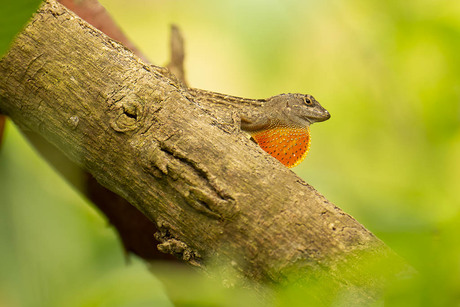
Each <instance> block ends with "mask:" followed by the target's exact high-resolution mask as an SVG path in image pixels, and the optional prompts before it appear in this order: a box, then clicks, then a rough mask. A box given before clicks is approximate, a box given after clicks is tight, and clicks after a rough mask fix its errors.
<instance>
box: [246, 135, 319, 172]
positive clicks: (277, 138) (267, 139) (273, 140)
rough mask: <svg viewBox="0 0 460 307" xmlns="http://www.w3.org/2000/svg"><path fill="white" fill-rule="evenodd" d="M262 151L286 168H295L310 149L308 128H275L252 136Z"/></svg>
mask: <svg viewBox="0 0 460 307" xmlns="http://www.w3.org/2000/svg"><path fill="white" fill-rule="evenodd" d="M252 137H253V138H254V140H255V141H256V142H257V144H259V146H260V147H262V149H263V150H265V151H266V152H268V153H269V154H270V155H272V156H273V157H275V158H276V159H278V160H279V161H280V162H281V163H283V164H284V165H285V166H287V167H294V166H297V165H298V164H299V163H300V162H302V160H303V159H305V157H306V156H307V153H308V150H309V149H310V139H311V138H310V128H308V127H307V128H289V127H277V128H272V129H267V130H264V131H260V132H256V133H254V134H252Z"/></svg>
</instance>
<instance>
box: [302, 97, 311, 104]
mask: <svg viewBox="0 0 460 307" xmlns="http://www.w3.org/2000/svg"><path fill="white" fill-rule="evenodd" d="M304 101H305V103H306V104H307V105H311V104H312V102H311V99H310V98H308V97H305V98H304Z"/></svg>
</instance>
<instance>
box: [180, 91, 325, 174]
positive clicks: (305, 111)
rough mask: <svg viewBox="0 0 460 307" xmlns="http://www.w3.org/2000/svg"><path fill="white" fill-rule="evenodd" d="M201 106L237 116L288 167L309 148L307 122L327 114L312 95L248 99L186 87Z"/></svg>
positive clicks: (300, 160)
mask: <svg viewBox="0 0 460 307" xmlns="http://www.w3.org/2000/svg"><path fill="white" fill-rule="evenodd" d="M188 92H189V94H190V95H191V96H192V99H193V100H194V101H196V102H197V103H198V104H200V105H201V106H202V107H204V108H206V109H209V110H211V111H217V110H218V112H219V113H220V114H222V113H224V114H226V115H227V116H231V114H234V112H236V113H237V115H238V116H239V122H240V128H241V130H243V131H245V132H247V133H249V134H250V135H251V136H252V138H253V139H254V140H255V141H256V143H257V144H259V146H260V147H261V148H262V149H263V150H265V151H266V152H268V153H269V154H270V155H272V156H273V157H275V158H276V159H278V160H279V161H280V162H281V163H283V164H284V165H285V166H287V167H294V166H296V165H298V164H299V163H300V162H302V160H303V159H304V158H305V157H306V155H307V153H308V150H309V148H310V140H311V138H310V125H311V124H313V123H315V122H321V121H325V120H327V119H329V118H330V114H329V112H328V111H327V110H326V109H324V108H323V107H322V106H321V105H320V104H319V102H318V101H316V99H315V98H314V97H313V96H311V95H308V94H307V95H304V94H280V95H276V96H273V97H270V98H267V99H248V98H240V97H235V96H229V95H224V94H220V93H215V92H210V91H205V90H201V89H195V88H189V89H188Z"/></svg>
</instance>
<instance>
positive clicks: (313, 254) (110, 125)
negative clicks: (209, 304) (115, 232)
mask: <svg viewBox="0 0 460 307" xmlns="http://www.w3.org/2000/svg"><path fill="white" fill-rule="evenodd" d="M186 94H187V88H186V87H185V86H183V85H182V84H181V83H180V82H177V81H176V80H175V79H174V78H171V77H170V75H169V74H168V73H167V71H166V70H165V69H164V68H161V67H156V66H152V65H147V64H145V63H143V62H142V61H141V60H140V59H139V58H138V57H136V56H135V55H133V54H132V53H131V52H130V51H129V50H127V49H126V48H125V47H123V46H122V45H120V44H119V43H117V42H116V41H113V40H111V39H109V38H108V37H106V36H105V35H104V34H102V33H101V32H99V31H98V30H96V29H95V28H93V27H92V26H90V25H89V24H87V23H86V22H84V21H83V20H81V19H80V18H78V17H77V16H76V15H74V14H73V13H71V12H69V11H68V10H67V9H65V8H64V7H63V6H62V5H60V4H59V3H57V2H55V1H54V0H49V1H47V2H45V3H44V5H43V6H42V7H41V8H40V9H39V11H38V12H37V14H36V15H35V16H34V17H33V19H32V20H31V22H30V23H29V24H28V25H27V27H26V28H25V29H24V31H23V32H22V33H21V34H20V35H19V36H18V37H17V38H16V40H15V42H14V43H13V45H12V47H11V49H10V50H9V52H8V53H7V54H6V55H5V56H4V58H2V59H1V61H0V112H1V113H4V114H6V115H8V116H9V117H10V118H11V119H12V120H13V121H14V122H15V123H16V124H17V125H18V126H19V127H20V128H21V129H22V130H25V131H33V132H35V133H39V134H40V135H41V136H43V137H44V138H45V139H46V140H48V141H49V142H50V143H52V144H53V145H54V146H56V147H57V148H59V149H60V150H61V151H62V152H64V153H65V154H66V155H67V156H68V157H69V158H70V159H71V160H72V161H74V162H75V163H77V164H78V165H79V166H80V167H82V168H83V169H85V170H86V171H88V172H89V173H91V174H92V175H93V176H94V178H96V179H97V180H98V181H99V182H100V183H101V184H102V185H104V186H106V187H107V188H108V189H110V190H112V191H114V192H116V193H117V194H119V195H120V196H122V197H123V198H125V199H126V200H128V201H129V202H130V203H131V204H132V205H134V206H136V207H137V208H138V209H139V210H140V211H141V212H142V213H143V214H144V215H145V216H147V217H148V218H149V219H150V220H151V221H154V222H155V223H156V225H157V226H158V229H159V233H157V239H159V240H160V241H161V242H162V243H161V244H160V245H159V246H158V248H159V250H160V251H163V252H167V253H171V254H174V255H176V256H179V257H181V258H182V259H183V260H184V261H187V262H189V263H191V264H194V265H199V266H205V265H206V263H207V261H209V260H210V259H217V260H218V262H219V263H227V264H231V266H232V267H233V268H234V269H235V270H236V271H237V272H240V273H242V274H244V275H245V276H246V277H248V278H249V279H251V280H254V281H258V282H262V281H263V282H280V281H285V280H288V281H289V280H293V279H294V277H292V271H293V270H295V271H296V272H297V274H296V275H297V276H299V274H300V275H304V276H310V275H312V274H313V272H315V274H317V272H327V274H329V275H330V276H333V277H334V279H335V280H336V282H337V285H338V287H343V288H344V289H348V288H353V289H355V290H354V291H355V292H357V293H361V294H362V296H363V297H367V298H369V297H373V296H375V291H374V290H375V289H374V290H372V291H370V290H369V289H368V288H366V289H364V288H362V287H359V286H358V284H359V282H357V281H356V280H354V279H353V278H351V279H348V280H347V277H346V276H345V275H343V274H340V273H339V268H342V267H343V266H344V263H347V261H350V259H355V260H357V261H358V262H359V259H361V258H360V257H363V256H362V252H366V253H370V254H371V255H385V257H387V256H388V257H389V256H390V255H392V252H391V251H390V250H389V249H388V248H387V247H386V246H385V245H384V244H383V243H382V242H381V241H380V240H378V239H377V238H376V237H375V236H374V235H373V234H372V233H370V232H369V231H368V230H366V229H365V228H364V227H363V226H362V225H360V224H359V223H358V222H357V221H356V220H354V219H353V218H352V217H351V216H349V215H348V214H346V213H344V212H343V211H342V210H341V209H339V208H337V207H336V206H334V205H333V204H332V203H330V202H329V201H328V200H327V199H326V198H325V197H324V196H322V195H321V194H319V193H318V192H317V191H316V190H315V189H313V188H312V187H311V186H310V185H308V184H307V183H305V182H304V181H303V180H302V179H301V178H299V177H298V176H297V175H296V174H295V173H293V172H292V171H291V170H289V169H287V168H285V167H284V166H283V165H281V164H280V163H279V162H278V161H276V160H275V159H274V158H272V157H270V156H269V155H268V154H266V153H265V152H264V151H263V150H262V149H260V148H259V147H258V146H257V145H256V144H254V143H253V142H252V141H250V140H248V138H247V137H246V136H245V135H244V134H243V133H242V132H240V131H236V132H234V133H229V132H228V129H226V128H225V125H221V124H220V120H219V119H216V118H213V117H212V116H211V115H210V114H209V113H208V112H205V110H203V109H202V108H200V106H199V105H198V104H197V103H196V102H194V101H192V100H190V99H187V97H189V96H187V95H186ZM345 266H346V265H345ZM296 278H297V277H296ZM379 278H380V277H377V276H375V277H369V283H375V284H379V283H381V282H380V281H379ZM356 289H358V290H356Z"/></svg>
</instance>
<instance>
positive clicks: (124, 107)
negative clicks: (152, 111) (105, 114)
mask: <svg viewBox="0 0 460 307" xmlns="http://www.w3.org/2000/svg"><path fill="white" fill-rule="evenodd" d="M110 113H111V123H110V126H111V127H112V128H113V129H114V130H115V131H118V132H127V131H132V130H136V129H138V128H140V127H141V124H142V121H143V118H144V108H143V104H142V103H141V102H140V101H139V98H138V97H137V96H135V95H129V96H125V97H123V98H122V99H121V100H119V101H118V102H116V103H115V104H114V105H113V106H112V107H111V110H110Z"/></svg>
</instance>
